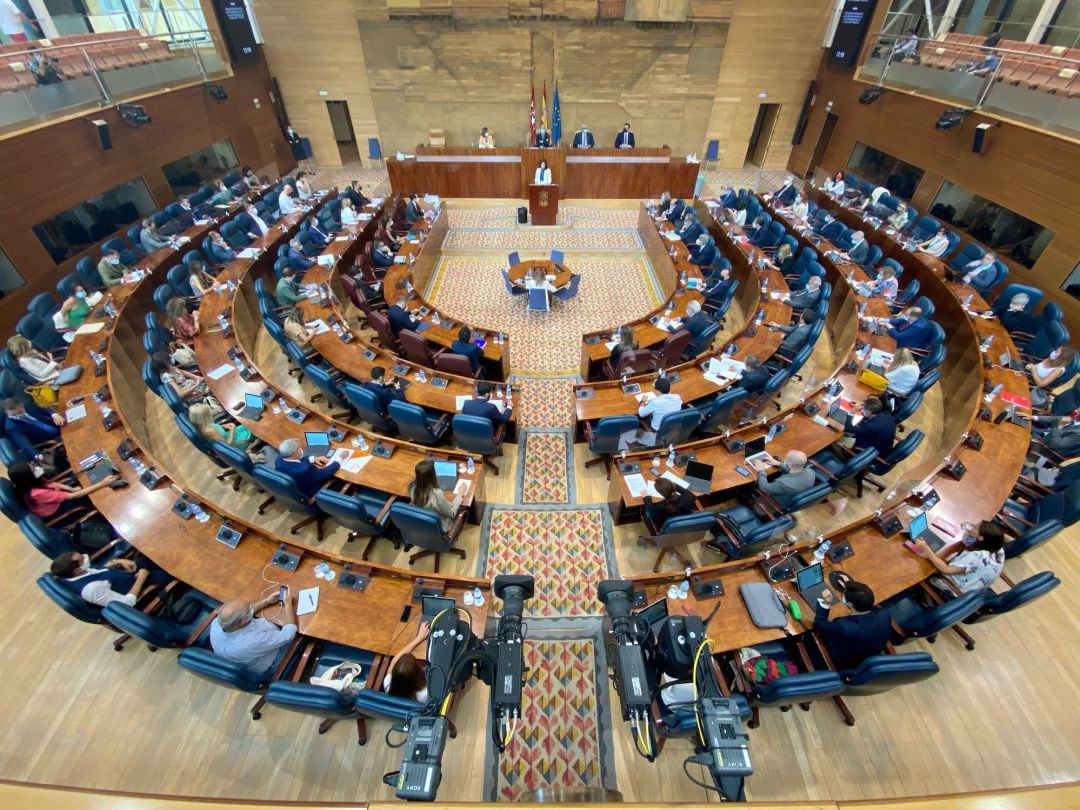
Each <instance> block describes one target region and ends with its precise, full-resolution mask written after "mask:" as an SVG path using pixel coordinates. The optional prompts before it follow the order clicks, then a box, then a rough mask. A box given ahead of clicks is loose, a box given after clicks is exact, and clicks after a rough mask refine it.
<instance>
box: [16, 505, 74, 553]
mask: <svg viewBox="0 0 1080 810" xmlns="http://www.w3.org/2000/svg"><path fill="white" fill-rule="evenodd" d="M19 530H20V531H21V532H22V533H23V537H25V538H26V539H27V540H29V541H30V544H31V545H32V546H33V547H34V548H36V549H37V550H38V551H40V552H41V553H42V554H44V555H45V556H46V557H47V558H48V559H50V560H54V559H56V558H57V557H59V556H60V555H61V554H64V553H65V552H68V551H74V550H75V546H74V545H73V544H72V542H71V539H70V537H69V536H68V534H67V533H66V532H64V531H61V530H60V529H54V528H53V527H52V526H47V525H45V521H44V520H42V519H41V518H39V517H38V516H37V515H31V514H29V513H27V515H26V516H25V517H24V518H23V519H22V520H20V521H19Z"/></svg>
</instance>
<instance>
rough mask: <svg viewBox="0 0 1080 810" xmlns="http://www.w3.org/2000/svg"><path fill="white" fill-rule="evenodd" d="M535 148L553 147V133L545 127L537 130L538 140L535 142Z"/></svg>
mask: <svg viewBox="0 0 1080 810" xmlns="http://www.w3.org/2000/svg"><path fill="white" fill-rule="evenodd" d="M533 146H539V147H543V148H547V147H550V146H551V133H550V132H548V131H547V130H546V129H544V128H543V127H540V129H538V130H536V139H535V140H534V141H533Z"/></svg>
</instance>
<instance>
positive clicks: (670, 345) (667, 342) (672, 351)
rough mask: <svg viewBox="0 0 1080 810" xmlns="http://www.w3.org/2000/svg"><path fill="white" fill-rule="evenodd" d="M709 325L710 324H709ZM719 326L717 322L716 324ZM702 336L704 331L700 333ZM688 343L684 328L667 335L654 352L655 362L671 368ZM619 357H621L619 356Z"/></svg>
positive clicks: (687, 334)
mask: <svg viewBox="0 0 1080 810" xmlns="http://www.w3.org/2000/svg"><path fill="white" fill-rule="evenodd" d="M710 326H711V324H710ZM717 326H719V324H718V325H717ZM702 337H704V333H703V334H702ZM689 345H690V333H689V332H688V331H687V330H685V329H680V330H679V331H678V332H675V333H673V334H670V335H668V336H667V337H666V338H664V342H663V343H662V344H660V348H659V349H658V350H657V352H656V362H657V365H658V366H659V367H660V368H671V367H672V366H676V365H678V364H679V360H680V359H681V358H682V355H683V352H684V351H685V350H686V347H687V346H689ZM620 359H621V358H620Z"/></svg>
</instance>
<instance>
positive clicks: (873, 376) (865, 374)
mask: <svg viewBox="0 0 1080 810" xmlns="http://www.w3.org/2000/svg"><path fill="white" fill-rule="evenodd" d="M859 382H860V383H861V384H862V385H865V386H866V387H867V388H870V389H872V390H874V391H878V392H881V391H884V390H885V389H886V388H888V387H889V381H888V380H887V379H885V378H884V377H882V376H881V375H880V374H878V373H877V372H876V371H871V370H870V369H868V368H864V369H863V370H862V372H860V374H859Z"/></svg>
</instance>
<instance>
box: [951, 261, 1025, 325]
mask: <svg viewBox="0 0 1080 810" xmlns="http://www.w3.org/2000/svg"><path fill="white" fill-rule="evenodd" d="M979 252H980V253H982V248H979ZM978 258H980V257H979V256H976V257H975V258H973V259H969V260H968V261H975V259H978ZM949 265H950V266H952V262H949ZM1020 293H1023V294H1024V295H1026V296H1027V297H1028V303H1027V306H1026V307H1024V312H1027V313H1033V312H1034V311H1035V308H1036V307H1037V306H1038V305H1039V302H1040V301H1042V300H1043V296H1044V295H1045V293H1043V291H1042V290H1041V289H1039V288H1038V287H1033V286H1032V285H1030V284H1017V283H1016V282H1013V283H1011V284H1006V285H1005V287H1004V288H1003V289H1002V290H1001V292H1000V293H998V297H997V299H996V300H995V301H994V306H993V310H994V312H995V313H996V314H997V315H1001V313H1002V312H1004V311H1005V310H1006V309H1008V308H1009V302H1010V301H1012V299H1013V296H1015V295H1019V294H1020Z"/></svg>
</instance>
